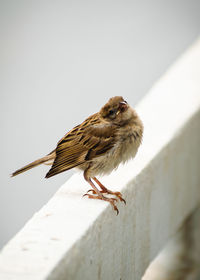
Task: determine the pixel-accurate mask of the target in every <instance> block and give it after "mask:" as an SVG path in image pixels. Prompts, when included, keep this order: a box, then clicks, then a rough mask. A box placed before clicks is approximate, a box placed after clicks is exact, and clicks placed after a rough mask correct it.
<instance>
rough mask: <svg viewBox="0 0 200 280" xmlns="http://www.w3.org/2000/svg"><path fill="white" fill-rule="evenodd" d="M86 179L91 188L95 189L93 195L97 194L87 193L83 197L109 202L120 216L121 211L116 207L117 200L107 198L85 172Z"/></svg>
mask: <svg viewBox="0 0 200 280" xmlns="http://www.w3.org/2000/svg"><path fill="white" fill-rule="evenodd" d="M84 178H85V180H86V181H87V182H88V183H89V184H90V186H91V187H92V188H93V190H92V191H93V193H95V194H89V193H86V194H84V195H83V196H87V197H88V198H92V199H101V200H104V201H108V202H110V204H111V205H112V207H113V209H114V210H115V211H116V212H117V215H118V214H119V210H118V208H117V206H116V205H115V203H116V201H117V199H116V198H108V197H105V196H104V195H103V194H102V193H101V192H100V191H99V190H98V189H97V187H96V186H95V184H94V183H93V182H92V180H91V179H90V178H88V177H87V176H85V172H84Z"/></svg>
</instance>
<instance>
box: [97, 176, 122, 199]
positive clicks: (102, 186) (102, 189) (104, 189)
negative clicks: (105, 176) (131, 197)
mask: <svg viewBox="0 0 200 280" xmlns="http://www.w3.org/2000/svg"><path fill="white" fill-rule="evenodd" d="M92 179H93V180H94V181H95V182H96V183H97V184H98V185H99V187H100V188H101V191H100V192H101V193H108V194H112V195H115V196H116V197H118V198H119V200H120V201H123V202H124V203H125V204H126V200H125V199H123V197H122V194H121V193H120V192H113V191H111V190H109V189H107V188H106V187H105V186H104V185H102V183H101V182H99V180H98V179H97V178H96V177H93V178H92Z"/></svg>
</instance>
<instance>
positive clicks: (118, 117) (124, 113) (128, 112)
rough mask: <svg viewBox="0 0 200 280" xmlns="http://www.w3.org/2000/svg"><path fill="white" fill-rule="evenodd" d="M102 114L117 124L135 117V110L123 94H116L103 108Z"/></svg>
mask: <svg viewBox="0 0 200 280" xmlns="http://www.w3.org/2000/svg"><path fill="white" fill-rule="evenodd" d="M100 116H101V117H102V118H104V119H106V120H107V121H110V122H112V123H115V124H122V123H125V122H128V121H129V120H131V119H133V116H134V111H133V109H132V108H131V107H130V106H129V104H128V103H127V102H126V101H125V100H124V99H123V97H122V96H115V97H112V98H110V99H109V101H108V102H107V103H106V104H105V105H104V106H103V107H102V108H101V110H100Z"/></svg>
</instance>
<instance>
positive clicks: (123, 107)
mask: <svg viewBox="0 0 200 280" xmlns="http://www.w3.org/2000/svg"><path fill="white" fill-rule="evenodd" d="M127 109H128V104H127V102H126V101H122V102H120V103H119V110H120V112H124V111H126V110H127Z"/></svg>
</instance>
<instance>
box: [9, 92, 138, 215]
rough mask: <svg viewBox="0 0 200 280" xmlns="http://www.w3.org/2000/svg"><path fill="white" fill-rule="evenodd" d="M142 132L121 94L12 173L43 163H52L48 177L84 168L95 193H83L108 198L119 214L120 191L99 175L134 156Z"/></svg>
mask: <svg viewBox="0 0 200 280" xmlns="http://www.w3.org/2000/svg"><path fill="white" fill-rule="evenodd" d="M142 134H143V124H142V122H141V120H140V118H139V117H138V115H137V113H136V112H135V110H133V109H132V108H131V107H130V106H129V105H128V103H127V102H126V101H125V100H124V99H123V98H122V97H121V96H115V97H112V98H110V100H109V101H108V102H107V103H106V104H105V105H104V106H103V107H102V108H101V110H100V111H99V112H98V113H96V114H94V115H92V116H90V117H89V118H87V119H86V120H85V121H84V122H82V123H81V124H80V125H77V126H75V127H74V128H73V129H72V130H70V131H69V132H68V133H67V134H66V135H65V136H64V137H63V138H62V139H61V140H60V141H59V142H58V144H57V147H56V149H55V150H53V151H52V152H51V153H50V154H48V155H46V156H45V157H42V158H40V159H38V160H36V161H34V162H32V163H30V164H28V165H26V166H24V167H22V168H21V169H18V170H17V171H15V172H14V173H13V174H12V176H16V175H18V174H20V173H22V172H24V171H27V170H29V169H31V168H33V167H35V166H37V165H40V164H42V163H44V164H47V165H52V166H51V169H50V170H49V172H48V173H47V174H46V178H49V177H52V176H54V175H57V174H59V173H61V172H64V171H66V170H69V169H71V168H74V167H76V168H78V169H81V170H82V171H83V175H84V178H85V180H86V181H87V182H88V183H89V184H90V186H91V187H92V189H91V190H89V191H88V192H92V194H89V193H88V192H87V193H86V194H85V195H84V196H88V197H89V198H92V199H101V200H105V201H108V202H109V203H110V204H111V205H112V206H113V208H114V210H115V211H116V212H117V214H118V212H119V211H118V208H117V206H116V202H117V200H118V199H119V200H120V201H123V202H124V203H125V200H124V199H123V197H122V195H121V193H120V192H113V191H111V190H109V189H107V188H106V187H105V186H103V185H102V184H101V183H100V182H99V180H98V179H97V178H96V176H98V175H105V174H109V173H110V172H111V171H112V170H113V169H116V168H117V167H118V165H119V164H120V163H121V162H122V163H124V162H126V161H128V160H129V159H131V158H134V157H135V155H136V153H137V150H138V147H139V146H140V144H141V140H142ZM94 182H95V183H96V184H97V185H98V186H99V187H100V190H99V189H98V188H97V187H96V186H95V184H94ZM105 194H111V195H113V196H115V198H112V197H107V196H105Z"/></svg>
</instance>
